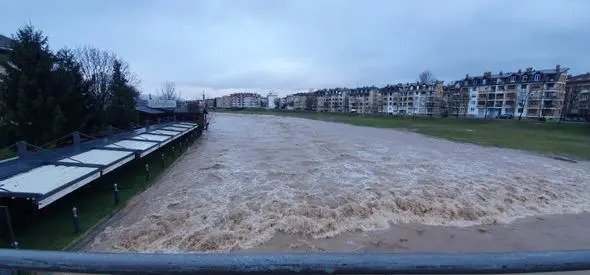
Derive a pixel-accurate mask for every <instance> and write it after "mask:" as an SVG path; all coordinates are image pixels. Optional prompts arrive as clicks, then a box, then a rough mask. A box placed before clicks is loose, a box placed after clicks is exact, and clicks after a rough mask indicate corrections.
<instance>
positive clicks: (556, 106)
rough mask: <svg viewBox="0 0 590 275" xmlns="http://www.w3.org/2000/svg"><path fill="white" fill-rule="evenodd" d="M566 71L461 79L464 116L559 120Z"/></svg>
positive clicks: (539, 71) (525, 72)
mask: <svg viewBox="0 0 590 275" xmlns="http://www.w3.org/2000/svg"><path fill="white" fill-rule="evenodd" d="M567 71H568V69H567V68H561V67H560V66H559V65H557V66H556V67H555V68H554V69H546V70H534V69H533V68H527V69H526V70H524V71H523V70H519V71H518V72H513V73H503V72H500V73H498V74H492V73H491V72H485V73H484V74H483V75H481V76H475V77H471V76H469V75H466V76H465V79H463V81H462V83H460V85H461V86H462V87H467V88H468V90H469V104H468V111H467V114H468V115H471V116H475V117H482V118H487V117H498V116H501V115H512V116H514V117H527V118H541V117H544V118H547V119H559V118H560V117H561V109H562V108H563V103H564V98H565V84H566V79H567V75H566V73H567Z"/></svg>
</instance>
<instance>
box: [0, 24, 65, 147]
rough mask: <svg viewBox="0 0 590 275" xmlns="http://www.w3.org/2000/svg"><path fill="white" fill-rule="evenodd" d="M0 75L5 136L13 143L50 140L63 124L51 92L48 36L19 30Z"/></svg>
mask: <svg viewBox="0 0 590 275" xmlns="http://www.w3.org/2000/svg"><path fill="white" fill-rule="evenodd" d="M15 38H16V39H15V40H16V41H15V43H14V45H13V49H12V51H11V52H10V54H9V56H8V60H7V61H6V62H5V63H4V64H3V66H4V67H5V69H6V74H5V75H3V76H1V77H2V81H0V83H1V84H0V85H1V86H0V101H1V102H2V106H3V112H4V119H5V121H6V124H5V126H4V128H5V129H2V131H4V132H5V133H9V135H10V136H11V139H12V140H15V139H25V140H27V141H29V142H33V143H40V142H44V141H47V140H49V139H51V138H52V137H53V136H54V135H53V134H54V130H56V128H59V125H58V124H59V123H60V121H63V113H62V112H61V110H60V108H59V106H58V105H57V100H56V97H55V93H54V91H53V90H52V83H53V81H52V74H53V73H52V68H53V55H52V53H51V51H50V50H49V47H48V43H47V37H46V36H44V35H43V33H42V32H40V31H36V30H35V29H34V28H33V27H32V26H30V25H28V26H25V27H23V28H21V29H20V30H18V32H17V34H16V37H15Z"/></svg>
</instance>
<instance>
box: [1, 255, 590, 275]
mask: <svg viewBox="0 0 590 275" xmlns="http://www.w3.org/2000/svg"><path fill="white" fill-rule="evenodd" d="M2 269H4V270H19V271H22V270H33V271H58V272H82V273H196V272H202V273H206V274H242V273H265V274H294V273H304V274H309V273H314V274H326V273H334V274H358V273H362V274H385V273H387V274H412V273H413V274H417V273H420V274H449V273H453V274H466V273H470V274H483V273H486V274H489V273H519V272H549V271H575V270H590V250H577V251H550V252H525V253H466V254H440V253H416V254H402V253H372V254H371V253H369V254H360V253H354V254H349V253H319V254H318V253H315V254H314V253H308V254H304V253H285V254H269V253H266V254H259V253H229V254H178V253H175V254H166V253H161V254H152V253H80V252H57V251H55V252H54V251H32V250H28V251H27V250H13V249H0V270H2Z"/></svg>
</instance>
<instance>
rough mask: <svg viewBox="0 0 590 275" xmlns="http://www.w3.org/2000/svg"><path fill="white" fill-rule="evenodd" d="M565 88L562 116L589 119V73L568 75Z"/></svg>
mask: <svg viewBox="0 0 590 275" xmlns="http://www.w3.org/2000/svg"><path fill="white" fill-rule="evenodd" d="M565 90H566V96H565V102H564V108H563V112H564V114H563V116H564V117H565V118H568V119H584V120H586V121H590V73H585V74H581V75H576V76H572V77H569V78H568V79H567V83H566V87H565Z"/></svg>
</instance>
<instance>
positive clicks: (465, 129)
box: [228, 109, 590, 159]
mask: <svg viewBox="0 0 590 275" xmlns="http://www.w3.org/2000/svg"><path fill="white" fill-rule="evenodd" d="M228 112H233V113H249V114H269V115H280V116H293V117H301V118H307V119H316V120H323V121H332V122H340V123H348V124H352V125H358V126H369V127H379V128H398V129H407V130H411V131H415V132H418V133H422V134H425V135H430V136H434V137H440V138H445V139H449V140H455V141H461V142H471V143H477V144H481V145H487V146H497V147H506V148H516V149H523V150H529V151H535V152H539V153H544V154H550V155H560V156H565V157H571V158H576V159H590V124H582V123H558V122H538V121H525V120H520V121H519V120H483V119H469V118H451V117H449V118H429V117H411V116H388V115H349V114H343V113H318V112H297V111H278V110H269V111H267V110H263V109H258V110H239V111H228Z"/></svg>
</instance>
